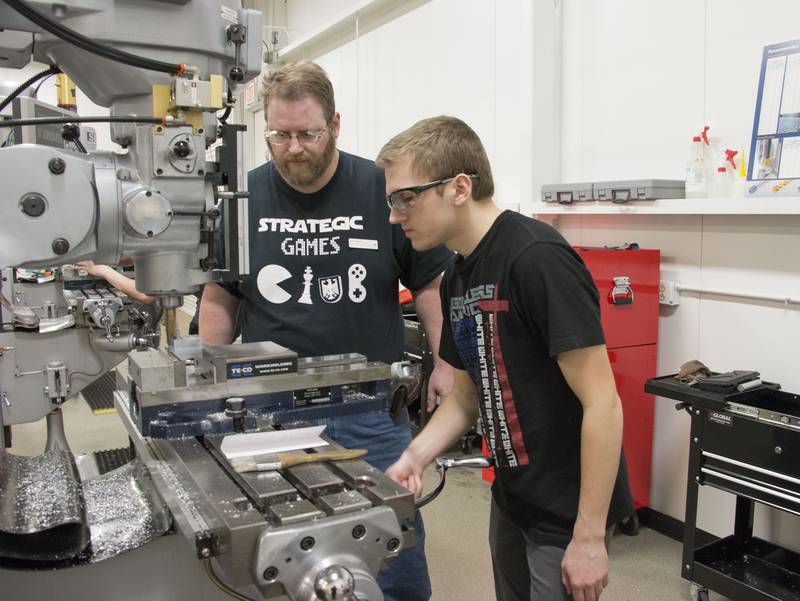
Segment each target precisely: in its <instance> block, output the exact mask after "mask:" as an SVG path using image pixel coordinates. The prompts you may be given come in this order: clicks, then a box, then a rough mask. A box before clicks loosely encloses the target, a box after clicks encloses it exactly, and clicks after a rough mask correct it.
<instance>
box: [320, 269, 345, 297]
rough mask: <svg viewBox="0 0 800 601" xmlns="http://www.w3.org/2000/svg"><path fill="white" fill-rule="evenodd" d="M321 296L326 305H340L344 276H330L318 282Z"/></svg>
mask: <svg viewBox="0 0 800 601" xmlns="http://www.w3.org/2000/svg"><path fill="white" fill-rule="evenodd" d="M317 281H318V283H319V295H320V296H321V297H322V300H324V301H325V302H326V303H338V302H339V301H340V300H342V276H340V275H329V276H327V277H324V278H319V280H317Z"/></svg>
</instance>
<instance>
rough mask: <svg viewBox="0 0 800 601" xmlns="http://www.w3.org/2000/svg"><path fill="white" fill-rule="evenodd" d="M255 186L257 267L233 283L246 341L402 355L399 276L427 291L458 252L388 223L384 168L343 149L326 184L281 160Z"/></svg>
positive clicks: (264, 169) (381, 356)
mask: <svg viewBox="0 0 800 601" xmlns="http://www.w3.org/2000/svg"><path fill="white" fill-rule="evenodd" d="M248 188H249V190H250V202H249V207H250V209H249V230H250V273H251V275H249V276H247V277H246V278H245V279H244V280H243V281H242V282H240V283H239V284H238V285H236V286H228V287H227V289H228V290H229V291H230V292H232V293H233V294H235V295H237V296H238V297H239V298H240V299H241V301H242V304H241V308H240V313H239V320H240V325H241V329H242V340H243V341H244V342H255V341H262V340H270V341H273V342H276V343H278V344H281V345H283V346H286V347H288V348H290V349H292V350H294V351H296V352H297V353H298V354H299V355H300V356H314V355H326V354H334V353H361V354H363V355H366V356H367V358H368V359H369V360H371V361H384V362H387V363H388V362H392V361H397V360H398V359H400V358H401V355H402V352H403V344H404V342H403V321H402V315H401V312H400V305H399V302H398V281H400V282H402V283H403V285H404V286H405V287H406V288H409V289H410V290H419V289H420V288H423V287H424V286H425V285H427V284H428V283H430V282H431V281H432V280H433V279H434V278H435V277H436V276H438V275H439V274H441V273H442V272H443V271H444V269H445V268H446V266H447V264H448V263H449V262H450V261H451V260H452V258H453V254H452V253H451V252H450V251H448V250H447V249H446V248H444V247H442V246H440V247H437V248H434V249H431V250H429V251H426V252H421V253H420V252H416V251H414V250H413V248H412V247H411V242H410V241H409V240H408V238H406V236H405V234H404V233H403V231H402V229H401V228H400V227H399V226H397V225H394V226H393V225H391V224H390V223H389V208H388V207H387V206H386V200H385V193H386V183H385V178H384V174H383V170H382V169H380V168H379V167H378V166H377V165H375V163H374V162H372V161H369V160H366V159H362V158H360V157H357V156H354V155H351V154H347V153H345V152H341V151H340V152H339V164H338V167H337V169H336V172H335V174H334V176H333V178H332V179H331V181H330V182H328V184H327V185H326V186H325V187H324V188H322V189H321V190H320V191H318V192H315V193H313V194H304V193H302V192H298V191H297V190H295V189H294V188H292V187H290V186H289V185H288V184H287V183H286V182H285V181H284V180H283V178H282V177H281V176H280V174H279V173H278V170H277V169H276V168H275V165H274V164H273V163H272V162H269V163H266V164H264V165H261V166H260V167H257V168H256V169H254V170H252V171H251V172H250V173H249V176H248Z"/></svg>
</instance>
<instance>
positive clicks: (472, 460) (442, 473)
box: [414, 457, 494, 509]
mask: <svg viewBox="0 0 800 601" xmlns="http://www.w3.org/2000/svg"><path fill="white" fill-rule="evenodd" d="M434 463H435V465H436V471H437V472H439V482H438V484H436V486H435V487H434V488H433V490H431V492H429V493H428V494H427V495H423V496H421V497H420V498H419V499H417V500H416V501H415V502H414V508H415V509H419V508H420V507H424V506H425V505H427V504H428V503H430V502H431V501H433V500H434V499H435V498H436V497H438V496H439V493H440V492H442V489H443V488H444V482H445V477H446V475H447V470H448V469H450V468H451V467H477V468H487V467H494V458H493V457H468V458H466V459H453V458H452V457H437V458H436V461H435V462H434Z"/></svg>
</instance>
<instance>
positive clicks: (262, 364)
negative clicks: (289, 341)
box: [228, 359, 297, 380]
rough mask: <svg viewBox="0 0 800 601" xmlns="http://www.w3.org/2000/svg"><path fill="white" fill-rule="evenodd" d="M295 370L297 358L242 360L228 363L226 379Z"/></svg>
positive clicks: (284, 372)
mask: <svg viewBox="0 0 800 601" xmlns="http://www.w3.org/2000/svg"><path fill="white" fill-rule="evenodd" d="M295 371H297V359H277V360H274V361H243V362H241V363H229V364H228V379H229V380H233V379H237V378H253V377H256V376H268V375H274V374H286V373H291V372H295Z"/></svg>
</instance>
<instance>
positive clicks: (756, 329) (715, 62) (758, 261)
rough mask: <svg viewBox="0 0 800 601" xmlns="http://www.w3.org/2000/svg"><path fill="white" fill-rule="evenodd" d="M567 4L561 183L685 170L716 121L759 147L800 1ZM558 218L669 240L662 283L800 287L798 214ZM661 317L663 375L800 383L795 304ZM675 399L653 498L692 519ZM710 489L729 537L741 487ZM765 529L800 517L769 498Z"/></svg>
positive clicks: (762, 521) (792, 538) (571, 231)
mask: <svg viewBox="0 0 800 601" xmlns="http://www.w3.org/2000/svg"><path fill="white" fill-rule="evenodd" d="M563 4H564V35H563V40H564V45H563V55H564V61H563V66H564V70H563V75H562V76H563V103H562V107H563V113H562V123H563V127H562V132H563V143H562V152H561V165H562V181H586V180H593V179H595V180H597V179H614V178H626V179H627V178H640V177H668V178H682V177H683V170H684V164H685V161H686V159H687V155H688V144H689V141H690V139H691V136H692V135H695V134H696V133H697V132H699V131H700V130H701V129H702V127H703V125H704V124H708V125H710V126H711V128H712V129H711V133H712V134H715V135H716V136H717V137H718V138H719V149H720V150H721V149H724V148H725V147H731V148H742V147H746V146H748V145H749V140H750V134H751V130H752V125H753V112H754V107H755V98H756V92H757V86H758V76H759V67H760V64H761V53H762V49H763V46H764V45H766V44H771V43H775V42H780V41H785V40H791V39H795V38H797V37H800V36H798V29H797V27H796V23H797V21H798V19H800V4H798V3H797V2H795V1H792V0H765V1H763V2H760V3H759V4H758V9H757V10H742V9H741V7H735V6H734V5H732V4H731V3H729V2H725V1H724V0H706V1H705V2H702V1H697V0H673V1H672V2H661V1H659V0H646V1H641V0H637V1H635V0H605V1H604V2H602V3H599V2H595V1H594V0H564V3H563ZM752 8H755V6H754V5H753V6H752ZM776 15H780V18H775V17H776ZM558 227H559V229H560V230H561V231H562V233H564V235H565V236H566V237H567V239H568V240H570V242H573V243H576V244H619V243H623V242H639V243H640V244H641V245H642V246H644V247H654V248H660V249H661V250H662V256H663V259H662V279H670V280H678V281H680V282H682V283H684V284H695V285H700V286H705V287H715V288H718V289H719V288H722V289H729V290H739V291H753V292H757V293H761V294H776V295H785V296H797V295H800V269H798V262H797V261H798V259H797V258H798V257H800V217H798V216H783V217H766V216H755V217H745V216H735V217H734V216H699V215H695V216H630V215H619V216H585V215H584V216H575V217H573V216H569V217H566V218H559V221H558ZM659 327H660V332H659V354H658V373H660V374H668V373H673V372H675V371H677V368H678V367H679V366H680V365H681V364H682V363H683V362H685V361H687V360H689V359H694V358H699V359H700V360H702V361H704V362H706V363H707V364H708V365H709V366H710V367H712V368H713V369H717V370H721V371H725V370H729V369H757V370H759V371H761V372H762V374H763V376H764V377H765V378H767V379H769V380H772V381H777V382H780V383H781V384H782V385H783V387H784V388H785V389H786V390H790V391H798V390H800V370H798V369H797V367H798V360H797V355H796V349H797V347H798V343H800V310H798V309H797V307H796V306H794V307H792V306H784V305H782V304H780V303H765V302H753V301H747V300H744V299H735V298H734V299H731V298H728V299H725V298H723V297H719V296H716V297H715V296H710V295H703V296H700V295H688V296H684V297H683V298H682V299H681V304H680V306H679V307H676V308H670V309H662V312H661V318H660V323H659ZM673 406H674V402H673V401H670V400H666V399H657V400H656V425H655V438H654V451H653V487H652V505H653V507H654V508H655V509H657V510H659V511H662V512H664V513H666V514H669V515H671V516H674V517H677V518H679V519H683V515H684V498H685V497H684V495H685V490H686V482H685V478H686V464H687V457H688V446H687V445H688V432H689V418H688V416H686V415H685V414H684V413H678V412H676V411H675V410H674V409H673ZM701 491H702V492H701V504H700V512H699V518H698V519H699V525H700V527H702V528H705V529H706V530H709V531H711V532H713V533H715V534H718V535H722V534H728V533H730V531H731V526H732V523H733V508H734V502H733V497H732V496H731V495H727V494H725V493H721V492H716V491H714V490H712V489H707V488H705V487H704V488H702V489H701ZM756 531H757V532H758V533H761V535H763V536H767V537H768V538H771V539H772V540H776V541H778V542H780V543H781V544H783V545H786V546H790V547H793V548H798V546H800V543H798V541H800V520H797V519H796V518H790V517H787V516H785V515H783V514H781V513H779V512H775V511H771V510H765V509H763V508H759V510H758V512H757V519H756Z"/></svg>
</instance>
